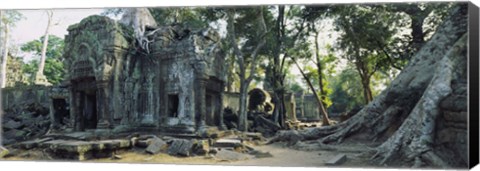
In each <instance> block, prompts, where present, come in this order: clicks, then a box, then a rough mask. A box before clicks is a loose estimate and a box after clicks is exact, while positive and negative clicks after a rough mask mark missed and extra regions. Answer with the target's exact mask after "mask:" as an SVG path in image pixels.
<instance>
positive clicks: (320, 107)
mask: <svg viewBox="0 0 480 171" xmlns="http://www.w3.org/2000/svg"><path fill="white" fill-rule="evenodd" d="M292 60H293V62H294V63H295V65H297V68H298V70H300V73H301V74H302V76H303V78H304V79H305V80H306V81H307V84H308V87H310V90H312V92H313V95H315V99H317V103H318V111H319V112H320V113H321V114H322V117H323V118H322V125H323V126H328V125H330V119H329V118H328V113H327V110H326V109H325V106H324V105H323V102H322V99H321V98H320V97H318V93H317V92H316V91H315V88H314V87H313V84H312V82H311V81H310V79H309V78H308V77H307V76H306V75H305V73H304V72H303V70H302V68H300V65H298V63H297V61H296V60H295V58H292Z"/></svg>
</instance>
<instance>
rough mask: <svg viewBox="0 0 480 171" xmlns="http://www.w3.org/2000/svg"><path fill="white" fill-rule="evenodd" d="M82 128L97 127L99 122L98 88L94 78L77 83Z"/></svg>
mask: <svg viewBox="0 0 480 171" xmlns="http://www.w3.org/2000/svg"><path fill="white" fill-rule="evenodd" d="M75 86H76V91H77V100H78V103H77V104H78V113H77V114H78V115H79V118H80V121H79V124H80V129H81V130H85V129H96V128H97V123H98V119H99V118H98V112H97V109H98V106H97V88H96V85H95V79H94V78H88V79H82V80H81V81H79V82H78V83H77V84H76V85H75Z"/></svg>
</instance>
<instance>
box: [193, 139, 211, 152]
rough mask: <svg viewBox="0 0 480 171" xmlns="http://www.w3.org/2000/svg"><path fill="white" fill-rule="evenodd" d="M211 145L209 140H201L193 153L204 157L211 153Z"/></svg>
mask: <svg viewBox="0 0 480 171" xmlns="http://www.w3.org/2000/svg"><path fill="white" fill-rule="evenodd" d="M209 151H210V145H209V143H208V140H199V141H196V142H195V143H194V147H193V152H194V153H195V154H198V155H204V154H207V153H209Z"/></svg>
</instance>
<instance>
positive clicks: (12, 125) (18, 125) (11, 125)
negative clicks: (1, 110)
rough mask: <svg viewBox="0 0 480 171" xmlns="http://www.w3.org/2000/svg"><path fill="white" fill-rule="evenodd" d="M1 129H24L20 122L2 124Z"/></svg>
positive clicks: (11, 121)
mask: <svg viewBox="0 0 480 171" xmlns="http://www.w3.org/2000/svg"><path fill="white" fill-rule="evenodd" d="M3 127H4V128H6V129H20V128H22V127H24V125H23V124H22V123H21V122H15V121H14V120H10V121H8V122H7V123H5V124H3Z"/></svg>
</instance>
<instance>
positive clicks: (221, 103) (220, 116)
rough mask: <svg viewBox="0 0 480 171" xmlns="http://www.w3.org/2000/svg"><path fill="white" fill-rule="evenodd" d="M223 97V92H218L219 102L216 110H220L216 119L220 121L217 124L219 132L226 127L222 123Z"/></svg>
mask: <svg viewBox="0 0 480 171" xmlns="http://www.w3.org/2000/svg"><path fill="white" fill-rule="evenodd" d="M222 90H223V85H222ZM223 95H224V93H223V91H220V95H219V100H218V102H219V104H218V106H219V107H218V108H220V111H219V112H220V113H219V117H218V119H219V120H220V121H219V122H218V123H219V127H220V130H227V126H226V125H225V123H224V122H223Z"/></svg>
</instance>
